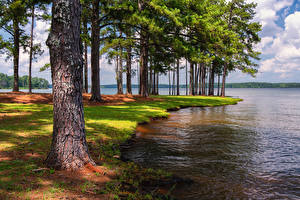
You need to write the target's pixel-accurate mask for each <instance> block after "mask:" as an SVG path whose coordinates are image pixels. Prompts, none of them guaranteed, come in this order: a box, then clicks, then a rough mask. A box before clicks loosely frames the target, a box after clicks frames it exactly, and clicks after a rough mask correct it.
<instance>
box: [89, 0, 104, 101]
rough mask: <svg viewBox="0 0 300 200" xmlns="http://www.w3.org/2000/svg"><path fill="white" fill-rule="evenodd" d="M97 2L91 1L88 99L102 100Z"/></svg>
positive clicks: (95, 0)
mask: <svg viewBox="0 0 300 200" xmlns="http://www.w3.org/2000/svg"><path fill="white" fill-rule="evenodd" d="M99 3H100V0H94V1H93V8H92V10H93V14H92V38H91V40H92V41H91V43H92V44H91V68H92V90H91V93H92V96H91V99H90V101H94V102H100V101H102V99H101V95H100V74H99V73H100V69H99V58H100V50H99V48H100V19H99V12H100V8H99Z"/></svg>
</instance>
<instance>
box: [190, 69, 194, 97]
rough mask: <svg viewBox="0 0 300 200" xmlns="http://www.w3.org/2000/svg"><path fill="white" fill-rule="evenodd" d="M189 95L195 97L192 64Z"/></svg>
mask: <svg viewBox="0 0 300 200" xmlns="http://www.w3.org/2000/svg"><path fill="white" fill-rule="evenodd" d="M190 95H195V87H194V64H193V63H190Z"/></svg>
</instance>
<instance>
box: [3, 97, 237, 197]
mask: <svg viewBox="0 0 300 200" xmlns="http://www.w3.org/2000/svg"><path fill="white" fill-rule="evenodd" d="M154 98H155V99H156V98H157V99H158V100H155V101H141V102H129V103H124V104H122V105H117V106H86V107H85V109H84V111H85V123H86V131H87V141H88V143H89V149H90V152H91V154H92V157H93V158H94V160H95V161H96V162H97V163H100V164H101V165H104V166H107V167H109V168H113V169H120V170H119V171H122V168H128V166H130V167H129V168H136V166H133V165H132V164H128V163H123V162H121V161H119V160H118V159H116V158H113V156H115V155H119V153H120V152H119V144H121V143H123V142H125V141H126V140H127V139H129V138H130V137H131V135H132V134H133V133H134V132H135V129H136V126H137V125H138V123H142V122H148V121H150V118H156V117H167V116H168V115H169V113H168V112H167V109H171V108H180V107H188V106H221V105H228V104H236V103H237V102H238V101H240V99H232V98H219V97H198V96H197V97H190V96H188V97H186V96H155V97H154ZM52 117H53V115H52V106H51V105H46V104H2V103H0V199H6V198H7V199H40V198H41V197H42V198H43V199H55V198H57V197H59V196H60V195H61V196H62V197H63V196H64V195H66V194H72V195H75V197H76V195H77V194H79V195H81V196H83V197H84V196H85V195H86V196H90V195H91V190H92V191H93V193H92V195H94V196H95V198H96V197H97V195H101V194H103V193H105V192H112V190H116V189H115V188H114V189H111V187H112V186H108V187H107V189H106V190H103V188H101V189H99V188H97V187H96V186H95V185H96V184H95V183H92V182H90V181H88V180H86V179H82V180H79V181H78V182H77V183H76V185H77V186H78V187H80V188H81V190H80V191H79V192H78V191H74V190H78V188H77V189H76V187H73V185H72V184H69V183H67V182H65V181H64V180H63V179H59V180H57V179H54V178H53V179H51V176H52V174H55V173H56V172H55V171H54V170H42V171H39V172H33V171H32V170H33V169H38V168H43V167H45V166H44V165H43V160H44V159H45V157H46V156H47V152H48V150H49V149H50V144H51V134H52ZM122 172H123V173H125V171H122ZM145 173H149V171H145ZM155 173H156V175H157V174H158V176H159V175H160V174H163V173H162V172H160V171H158V172H155ZM126 174H127V175H126V177H124V176H122V175H120V176H118V179H129V181H130V180H131V179H130V177H129V176H131V175H130V173H129V172H126ZM119 182H120V181H119ZM45 183H47V184H45ZM73 184H74V183H73ZM114 187H115V186H114ZM109 188H110V189H109ZM119 190H120V187H119V189H118V191H114V193H116V194H117V193H119V192H120V191H119ZM72 195H71V196H72ZM114 198H116V199H118V197H117V196H115V197H114ZM133 198H134V197H133ZM138 198H141V197H138ZM145 198H148V199H149V198H150V197H149V196H148V197H145ZM150 199H151V198H150Z"/></svg>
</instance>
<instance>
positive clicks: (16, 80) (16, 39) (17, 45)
mask: <svg viewBox="0 0 300 200" xmlns="http://www.w3.org/2000/svg"><path fill="white" fill-rule="evenodd" d="M13 29H14V48H13V57H14V58H13V60H14V87H13V92H19V55H20V27H19V22H18V20H17V19H13Z"/></svg>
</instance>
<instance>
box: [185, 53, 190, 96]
mask: <svg viewBox="0 0 300 200" xmlns="http://www.w3.org/2000/svg"><path fill="white" fill-rule="evenodd" d="M188 92H189V91H188V62H187V59H185V95H186V96H187V95H188Z"/></svg>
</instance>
